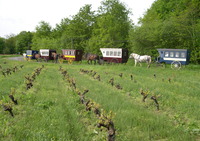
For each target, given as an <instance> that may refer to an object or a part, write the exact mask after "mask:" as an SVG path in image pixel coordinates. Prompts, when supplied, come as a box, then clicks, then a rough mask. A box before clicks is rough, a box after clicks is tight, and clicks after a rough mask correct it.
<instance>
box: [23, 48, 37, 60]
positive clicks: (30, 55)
mask: <svg viewBox="0 0 200 141" xmlns="http://www.w3.org/2000/svg"><path fill="white" fill-rule="evenodd" d="M38 53H39V51H37V50H27V51H26V58H30V59H35V54H38Z"/></svg>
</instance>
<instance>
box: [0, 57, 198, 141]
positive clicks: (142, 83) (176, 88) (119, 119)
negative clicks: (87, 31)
mask: <svg viewBox="0 0 200 141" xmlns="http://www.w3.org/2000/svg"><path fill="white" fill-rule="evenodd" d="M4 61H5V60H0V63H1V65H2V67H3V68H6V67H9V66H13V65H21V64H24V68H23V69H21V70H19V71H18V72H16V73H15V74H13V75H10V76H8V77H3V76H2V75H1V78H0V84H1V86H3V88H2V89H1V94H0V98H1V99H6V101H9V99H8V97H7V95H8V94H9V92H10V89H11V87H14V88H16V89H17V94H16V97H17V99H18V100H19V105H17V106H13V111H14V114H15V117H14V118H11V117H10V116H9V114H8V113H6V112H4V111H3V110H1V114H0V124H1V125H2V126H1V127H2V128H1V129H0V133H1V134H0V139H4V140H22V139H24V140H74V141H75V140H104V139H105V137H102V136H101V135H100V134H101V133H100V132H101V131H100V130H98V131H97V129H95V125H96V121H95V118H93V117H92V115H90V114H89V113H88V112H83V110H84V109H83V106H82V105H80V104H79V103H80V102H79V97H78V96H77V94H76V93H74V92H73V91H72V89H70V87H69V86H68V84H67V83H66V81H65V80H63V78H62V75H61V74H60V72H59V71H58V68H59V66H60V65H59V64H53V63H35V62H31V63H30V62H16V61H7V60H6V61H7V63H6V64H4V63H3V62H4ZM41 65H45V68H44V70H42V72H41V74H40V75H39V76H38V77H37V78H36V81H35V82H34V86H33V88H31V89H30V90H28V91H26V90H25V84H24V78H23V77H24V75H27V74H31V73H32V72H33V71H34V69H35V68H37V67H40V66H41ZM62 67H63V68H64V69H66V70H67V71H68V73H69V74H70V76H71V77H72V78H74V79H75V81H76V85H77V88H78V89H79V90H80V91H83V90H84V89H89V92H88V93H87V94H86V98H87V99H93V100H94V101H95V102H96V103H98V104H100V107H101V108H102V109H104V110H106V111H112V112H113V113H115V116H114V118H113V121H114V124H115V128H116V135H117V136H116V140H119V141H125V140H126V141H128V140H130V141H132V140H147V141H148V140H170V141H171V140H172V141H173V140H174V141H179V140H183V141H188V140H198V138H199V137H200V135H199V134H200V117H199V115H200V110H199V109H200V107H199V100H200V96H199V92H200V88H199V81H200V78H199V69H200V67H199V66H195V65H189V66H187V67H185V68H183V69H181V70H180V71H174V70H171V69H170V66H167V67H166V68H159V67H151V68H150V69H147V68H146V66H143V67H133V62H128V63H127V64H126V65H123V64H120V65H87V64H86V63H85V62H84V63H83V64H74V65H66V64H62ZM80 69H85V70H93V71H96V72H97V75H100V77H101V81H98V80H97V79H95V77H96V76H97V75H95V77H92V72H91V73H83V72H81V71H80ZM120 73H123V76H122V77H120V76H119V74H120ZM130 75H132V76H133V80H131V77H130ZM111 78H113V79H114V84H120V85H121V87H122V90H119V89H117V88H116V87H115V86H111V84H110V83H109V80H110V79H111ZM140 89H143V90H144V91H149V92H150V93H149V96H148V97H147V99H146V102H142V95H141V94H140ZM152 95H154V96H156V97H157V99H158V103H159V106H160V110H159V111H157V110H156V106H155V103H154V101H153V100H151V99H150V97H151V96H152ZM94 131H95V132H94ZM96 132H98V134H99V135H98V134H96Z"/></svg>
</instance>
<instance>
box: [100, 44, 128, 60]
mask: <svg viewBox="0 0 200 141" xmlns="http://www.w3.org/2000/svg"><path fill="white" fill-rule="evenodd" d="M100 50H101V53H102V55H103V60H104V61H105V62H108V63H126V62H127V61H128V58H129V56H128V49H125V48H100Z"/></svg>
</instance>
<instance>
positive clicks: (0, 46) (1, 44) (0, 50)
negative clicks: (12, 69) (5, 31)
mask: <svg viewBox="0 0 200 141" xmlns="http://www.w3.org/2000/svg"><path fill="white" fill-rule="evenodd" d="M4 48H5V39H4V38H2V37H0V54H2V53H3V50H4Z"/></svg>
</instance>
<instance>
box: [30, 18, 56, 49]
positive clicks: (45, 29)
mask: <svg viewBox="0 0 200 141" xmlns="http://www.w3.org/2000/svg"><path fill="white" fill-rule="evenodd" d="M32 42H33V43H32V48H33V49H35V50H39V49H42V48H49V49H50V48H52V46H55V45H54V44H53V45H52V44H50V42H52V27H51V26H50V24H49V23H47V22H45V21H41V22H39V25H38V26H36V32H35V33H34V35H33V40H32Z"/></svg>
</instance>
